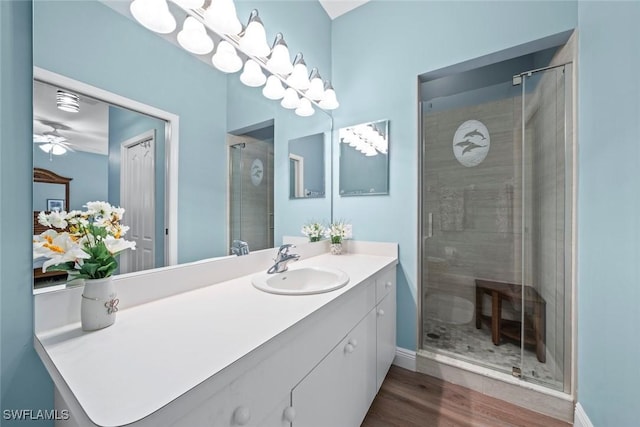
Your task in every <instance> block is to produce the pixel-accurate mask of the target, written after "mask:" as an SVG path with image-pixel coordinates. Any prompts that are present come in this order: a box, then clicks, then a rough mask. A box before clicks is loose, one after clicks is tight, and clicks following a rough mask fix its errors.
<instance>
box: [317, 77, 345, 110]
mask: <svg viewBox="0 0 640 427" xmlns="http://www.w3.org/2000/svg"><path fill="white" fill-rule="evenodd" d="M319 105H320V107H321V108H324V109H325V110H335V109H336V108H338V107H339V106H340V104H339V103H338V98H337V97H336V91H335V90H333V86H331V83H329V82H325V85H324V97H323V98H322V101H320V104H319Z"/></svg>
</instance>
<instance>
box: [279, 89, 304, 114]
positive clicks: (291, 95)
mask: <svg viewBox="0 0 640 427" xmlns="http://www.w3.org/2000/svg"><path fill="white" fill-rule="evenodd" d="M280 105H282V106H283V107H284V108H286V109H288V110H293V109H294V108H298V105H300V98H298V93H297V92H296V91H295V89H293V88H290V87H288V88H286V89H285V90H284V98H282V101H281V102H280Z"/></svg>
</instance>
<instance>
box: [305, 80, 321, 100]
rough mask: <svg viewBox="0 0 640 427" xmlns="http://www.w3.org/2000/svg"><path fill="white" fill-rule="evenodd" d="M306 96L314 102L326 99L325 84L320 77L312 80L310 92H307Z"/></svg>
mask: <svg viewBox="0 0 640 427" xmlns="http://www.w3.org/2000/svg"><path fill="white" fill-rule="evenodd" d="M305 95H307V96H308V97H309V98H311V99H313V100H314V101H320V100H321V99H323V98H324V84H323V82H322V79H321V78H320V76H319V75H318V76H316V77H314V78H312V79H311V82H310V83H309V90H307V92H306V93H305Z"/></svg>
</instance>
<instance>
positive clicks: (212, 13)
mask: <svg viewBox="0 0 640 427" xmlns="http://www.w3.org/2000/svg"><path fill="white" fill-rule="evenodd" d="M204 20H205V22H206V23H207V24H208V25H209V26H210V27H211V28H212V29H213V30H214V31H215V32H217V33H221V34H233V35H236V34H238V33H239V32H240V31H242V24H241V23H240V21H239V20H238V15H237V13H236V6H235V4H233V0H212V1H211V4H210V5H209V7H208V8H207V10H206V11H205V12H204Z"/></svg>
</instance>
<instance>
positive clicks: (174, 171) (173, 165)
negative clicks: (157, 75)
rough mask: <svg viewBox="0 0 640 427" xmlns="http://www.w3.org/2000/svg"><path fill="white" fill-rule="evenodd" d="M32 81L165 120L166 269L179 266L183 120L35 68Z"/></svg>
mask: <svg viewBox="0 0 640 427" xmlns="http://www.w3.org/2000/svg"><path fill="white" fill-rule="evenodd" d="M33 79H34V80H38V81H42V82H45V83H49V84H52V85H54V86H59V87H62V88H65V89H69V90H72V91H74V92H79V93H82V94H85V95H89V96H91V97H92V98H95V99H98V100H100V101H104V102H106V103H109V104H112V105H116V106H118V107H123V108H126V109H129V110H133V111H137V112H139V113H142V114H146V115H148V116H153V117H156V118H158V119H161V120H164V121H165V122H166V125H165V157H166V161H165V168H166V169H165V224H166V225H165V229H167V228H168V229H169V234H168V235H165V238H166V240H165V241H166V248H167V249H165V250H166V251H167V252H168V254H167V255H168V257H167V259H166V260H165V261H166V263H167V265H175V264H177V263H178V151H179V150H178V147H179V142H180V141H179V135H180V117H179V116H178V115H176V114H173V113H170V112H168V111H164V110H160V109H159V108H156V107H153V106H151V105H147V104H143V103H141V102H138V101H134V100H133V99H129V98H125V97H124V96H121V95H118V94H115V93H113V92H109V91H107V90H104V89H100V88H98V87H95V86H91V85H89V84H87V83H83V82H80V81H78V80H74V79H72V78H69V77H66V76H63V75H61V74H57V73H54V72H52V71H49V70H45V69H44V68H40V67H33Z"/></svg>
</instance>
